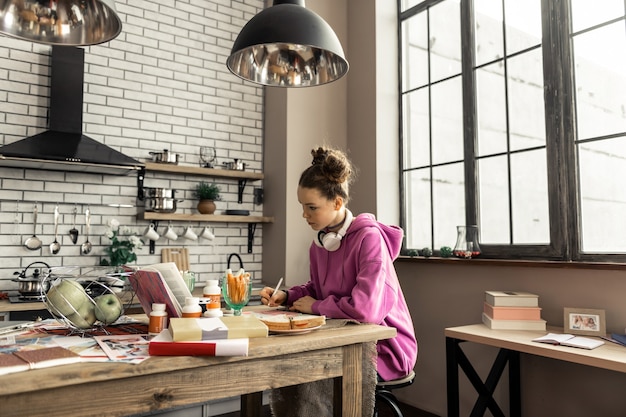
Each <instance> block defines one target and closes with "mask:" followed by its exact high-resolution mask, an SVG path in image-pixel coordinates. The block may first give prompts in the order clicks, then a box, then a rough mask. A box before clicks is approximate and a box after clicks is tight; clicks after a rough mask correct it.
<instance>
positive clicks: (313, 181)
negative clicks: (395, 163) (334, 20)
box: [261, 148, 417, 381]
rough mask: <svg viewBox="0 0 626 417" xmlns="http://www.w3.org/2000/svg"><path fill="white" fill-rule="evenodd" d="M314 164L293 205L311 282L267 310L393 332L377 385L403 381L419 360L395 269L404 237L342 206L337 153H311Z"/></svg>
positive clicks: (343, 183) (266, 298)
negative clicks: (306, 243)
mask: <svg viewBox="0 0 626 417" xmlns="http://www.w3.org/2000/svg"><path fill="white" fill-rule="evenodd" d="M311 153H312V155H313V164H312V165H311V166H310V167H308V168H307V169H306V170H304V172H303V173H302V175H301V176H300V181H299V183H298V201H299V202H300V204H301V205H302V209H303V214H302V215H303V217H304V219H305V220H306V221H307V223H308V224H309V226H310V227H311V228H312V229H313V230H314V231H316V232H317V236H316V238H315V240H314V242H313V243H312V244H311V247H310V249H309V256H310V269H311V271H310V273H311V279H310V281H309V282H307V283H306V284H304V285H301V286H296V287H293V288H290V289H289V290H285V291H278V292H277V294H273V289H272V288H270V287H266V288H264V289H263V290H262V291H261V297H262V301H263V303H264V304H268V305H282V304H285V305H289V306H291V307H290V308H291V309H292V310H297V311H300V312H302V313H309V314H319V315H324V316H326V317H327V318H330V319H353V320H357V321H359V322H362V323H374V324H379V325H381V326H389V327H394V328H395V329H396V330H397V335H396V337H394V338H393V339H387V340H380V341H379V342H378V343H377V351H378V361H377V371H378V375H379V378H380V379H382V380H386V381H387V380H392V379H397V378H401V377H403V376H405V375H407V374H409V373H410V372H411V370H412V369H413V367H414V366H415V362H416V360H417V341H416V339H415V332H414V329H413V321H412V320H411V315H410V313H409V309H408V307H407V304H406V301H405V299H404V295H403V293H402V289H401V288H400V283H399V281H398V277H397V275H396V271H395V269H394V265H393V261H394V259H396V258H397V257H398V254H399V253H400V249H401V246H402V237H403V232H402V229H400V228H399V227H396V226H388V225H385V224H383V223H380V222H378V221H377V220H376V218H375V217H374V216H373V215H372V214H359V215H358V216H356V217H354V216H353V215H352V213H351V212H350V210H348V209H347V207H346V205H347V203H348V200H349V185H350V183H351V182H352V181H353V177H354V170H353V168H352V165H351V163H350V161H349V160H348V158H347V157H346V156H345V154H344V153H343V152H341V151H338V150H334V149H327V148H318V149H317V150H313V151H312V152H311Z"/></svg>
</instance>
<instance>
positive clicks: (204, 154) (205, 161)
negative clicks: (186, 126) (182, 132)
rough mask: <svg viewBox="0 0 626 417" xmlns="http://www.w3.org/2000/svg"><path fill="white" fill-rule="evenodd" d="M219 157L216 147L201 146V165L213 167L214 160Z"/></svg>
mask: <svg viewBox="0 0 626 417" xmlns="http://www.w3.org/2000/svg"><path fill="white" fill-rule="evenodd" d="M216 159H217V152H216V151H215V148H212V147H210V146H201V147H200V166H201V167H203V168H213V161H215V160H216Z"/></svg>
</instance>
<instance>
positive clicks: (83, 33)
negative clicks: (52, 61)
mask: <svg viewBox="0 0 626 417" xmlns="http://www.w3.org/2000/svg"><path fill="white" fill-rule="evenodd" d="M121 31H122V21H121V20H120V18H119V16H118V15H117V12H116V10H115V3H114V0H0V33H2V34H5V35H8V36H12V37H14V38H19V39H23V40H27V41H33V42H37V43H44V44H49V45H68V46H87V45H96V44H100V43H103V42H108V41H110V40H111V39H113V38H115V37H117V35H119V34H120V32H121Z"/></svg>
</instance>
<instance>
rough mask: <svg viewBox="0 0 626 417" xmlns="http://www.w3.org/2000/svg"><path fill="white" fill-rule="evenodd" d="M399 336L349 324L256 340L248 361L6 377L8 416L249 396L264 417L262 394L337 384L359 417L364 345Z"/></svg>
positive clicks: (200, 360)
mask: <svg viewBox="0 0 626 417" xmlns="http://www.w3.org/2000/svg"><path fill="white" fill-rule="evenodd" d="M395 334H396V330H395V329H393V328H389V327H382V326H376V325H369V324H363V325H353V324H348V325H345V326H343V327H335V328H328V329H320V330H316V331H314V332H311V333H306V334H301V335H294V336H270V337H267V338H253V339H250V346H249V350H248V353H249V356H247V357H187V356H169V357H165V356H161V357H151V358H149V359H148V360H146V361H144V362H142V363H141V364H138V365H129V364H120V363H80V364H72V365H63V366H56V367H53V368H47V369H37V370H31V371H26V372H20V373H15V374H9V375H4V376H2V378H0V404H1V406H0V409H1V413H0V414H1V415H2V416H3V417H8V416H44V415H45V416H46V417H52V416H63V417H65V416H74V415H80V416H82V417H86V416H98V415H100V416H101V415H106V416H122V415H129V414H139V413H147V412H150V411H158V410H166V409H169V408H173V407H179V406H184V405H192V404H201V403H204V402H207V401H210V400H215V399H221V398H228V397H233V396H242V400H241V404H242V415H243V416H259V415H260V412H261V397H262V395H261V393H262V391H264V390H267V389H271V388H278V387H282V386H287V385H294V384H302V383H305V382H310V381H317V380H321V379H328V378H334V380H335V393H336V394H335V398H334V406H335V407H334V409H335V415H336V416H344V417H358V416H361V402H362V401H361V399H362V393H361V379H362V373H361V367H362V363H361V359H362V354H363V345H364V344H365V343H369V342H376V341H377V340H381V339H388V338H391V337H394V336H395ZM337 393H339V394H340V395H337ZM368 417H369V416H368Z"/></svg>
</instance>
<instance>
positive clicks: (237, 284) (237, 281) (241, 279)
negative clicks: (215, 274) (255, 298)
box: [222, 276, 252, 316]
mask: <svg viewBox="0 0 626 417" xmlns="http://www.w3.org/2000/svg"><path fill="white" fill-rule="evenodd" d="M251 293H252V282H251V281H250V277H249V276H237V277H234V276H230V277H224V278H223V279H222V295H223V296H224V301H225V302H226V304H227V305H228V307H230V308H231V309H232V310H233V314H234V315H235V316H241V310H242V309H243V307H244V306H245V305H246V304H248V301H250V294H251Z"/></svg>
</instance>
